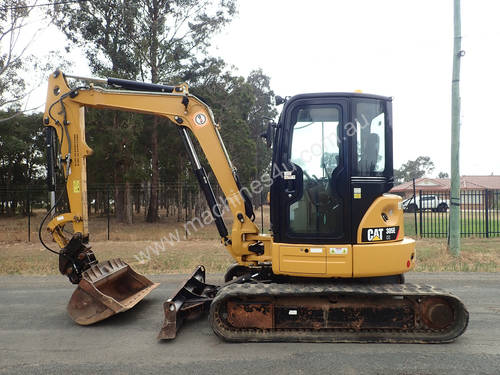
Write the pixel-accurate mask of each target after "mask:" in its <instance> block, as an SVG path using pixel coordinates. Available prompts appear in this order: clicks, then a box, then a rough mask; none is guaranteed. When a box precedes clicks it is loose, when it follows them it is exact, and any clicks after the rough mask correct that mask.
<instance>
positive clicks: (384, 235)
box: [361, 226, 399, 242]
mask: <svg viewBox="0 0 500 375" xmlns="http://www.w3.org/2000/svg"><path fill="white" fill-rule="evenodd" d="M398 237H399V227H398V226H395V227H385V228H363V231H362V232H361V241H362V242H377V241H395V240H397V239H398Z"/></svg>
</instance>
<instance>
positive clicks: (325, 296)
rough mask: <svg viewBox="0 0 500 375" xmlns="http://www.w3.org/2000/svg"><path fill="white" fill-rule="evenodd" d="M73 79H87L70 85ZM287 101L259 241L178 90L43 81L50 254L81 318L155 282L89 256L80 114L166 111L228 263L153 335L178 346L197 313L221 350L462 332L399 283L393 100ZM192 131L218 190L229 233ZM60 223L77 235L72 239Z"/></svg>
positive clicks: (195, 106)
mask: <svg viewBox="0 0 500 375" xmlns="http://www.w3.org/2000/svg"><path fill="white" fill-rule="evenodd" d="M68 78H73V79H75V82H84V84H83V85H81V86H77V87H73V88H71V87H70V86H69V85H68V82H67V79H68ZM282 101H283V102H284V107H283V110H282V113H281V115H280V118H279V121H278V123H277V124H274V123H270V124H269V126H268V129H267V132H266V134H265V137H266V138H267V140H268V142H269V143H272V145H273V160H272V180H271V178H270V179H268V180H267V181H266V182H269V184H270V183H271V182H272V185H271V188H270V207H271V223H272V234H262V233H260V232H259V229H258V227H257V226H256V225H255V224H254V222H253V219H254V217H255V215H254V214H253V207H252V204H251V201H250V197H249V194H248V191H247V190H246V189H244V188H243V189H242V187H241V186H240V183H239V181H238V177H237V174H236V168H235V167H234V166H233V165H232V163H231V161H230V159H229V155H228V153H227V151H226V148H225V147H224V144H223V142H222V138H221V135H220V133H219V129H220V128H219V125H218V124H217V123H216V122H215V120H214V117H213V114H212V111H211V110H210V108H209V107H208V106H207V105H206V104H205V103H203V102H202V101H201V100H200V99H199V98H197V97H195V96H194V95H192V94H190V93H189V90H188V86H187V85H186V84H181V85H179V86H166V85H158V84H149V83H144V82H136V81H128V80H121V79H114V78H108V79H93V78H83V77H77V76H70V75H64V74H63V73H62V72H60V71H56V72H55V73H54V74H53V75H51V77H50V79H49V85H48V95H47V104H46V109H45V115H44V122H45V125H46V126H47V127H48V128H47V146H48V150H49V152H48V155H49V157H48V159H49V163H48V167H49V169H48V180H49V190H50V191H51V201H52V208H51V210H50V211H49V213H48V216H47V217H50V218H51V220H50V221H49V222H48V225H47V229H48V231H49V233H50V234H51V235H52V236H53V238H54V240H55V241H56V242H57V244H58V245H59V247H60V248H61V249H60V250H57V251H56V250H52V249H49V250H51V251H54V252H55V253H56V254H58V256H59V269H60V271H61V273H62V274H64V275H67V276H68V277H69V279H70V281H71V282H72V283H74V284H78V287H77V289H76V290H75V292H74V294H73V296H72V297H71V299H70V301H69V305H68V311H69V314H70V315H71V317H72V318H73V319H74V320H75V321H76V322H77V323H79V324H83V325H85V324H92V323H95V322H97V321H100V320H103V319H105V318H107V317H109V316H111V315H113V314H116V313H118V312H121V311H125V310H127V309H130V308H131V307H133V306H134V305H135V304H136V303H138V302H139V301H140V300H141V299H142V298H144V297H145V296H146V295H147V294H148V293H150V292H151V291H152V290H153V289H154V288H155V287H156V286H157V285H158V284H155V283H153V282H151V281H150V280H148V279H147V278H145V277H144V276H141V275H139V274H137V273H135V272H134V271H133V270H132V269H131V268H130V266H129V265H127V264H126V263H125V262H123V261H122V260H120V259H114V260H109V261H106V262H102V263H98V261H97V260H96V258H95V256H94V253H93V252H92V250H91V249H90V246H89V233H88V227H87V223H88V217H87V197H86V164H85V160H86V157H87V156H89V155H91V149H90V148H89V147H88V146H87V144H86V142H85V120H84V108H85V107H93V108H108V109H115V110H124V111H133V112H140V113H146V114H152V115H156V116H161V117H164V118H168V119H169V120H170V121H171V122H172V123H173V124H174V126H177V127H178V130H179V134H180V136H181V138H182V139H183V141H184V144H185V146H186V150H187V153H188V155H189V158H190V162H191V165H192V166H193V169H194V173H195V174H196V177H197V179H198V182H199V184H200V188H201V190H202V191H203V193H204V194H205V196H206V199H207V202H208V206H209V208H210V211H211V214H212V217H213V221H214V222H215V225H216V227H217V230H218V231H219V234H220V238H221V243H222V245H223V246H225V247H226V249H227V251H229V253H230V254H231V255H232V256H233V258H234V259H235V261H236V263H235V264H234V265H233V266H231V267H230V268H229V269H228V271H227V273H226V275H225V283H224V284H223V285H220V286H216V285H209V284H206V283H205V269H204V267H203V266H199V267H198V268H197V269H196V270H195V271H194V272H193V274H192V275H191V277H189V278H188V279H187V280H186V281H185V282H184V283H183V284H182V285H181V286H180V288H179V290H178V291H177V292H176V293H175V294H174V295H172V296H171V298H169V299H168V300H167V301H166V302H165V303H164V306H163V307H164V314H165V319H164V323H163V326H162V328H161V331H160V333H159V338H160V339H172V338H174V337H175V336H176V332H177V330H178V329H179V327H180V326H181V324H182V321H183V320H185V319H193V318H195V317H197V316H199V315H200V314H201V313H203V312H205V311H209V320H210V323H211V325H212V328H213V330H214V332H215V333H216V334H217V335H218V336H220V337H222V338H223V339H225V340H229V341H321V342H398V343H427V342H428V343H441V342H449V341H452V340H454V339H455V338H456V337H458V336H459V335H461V334H462V333H463V332H464V331H465V329H466V327H467V323H468V312H467V310H466V309H465V307H464V305H463V304H462V302H461V301H460V300H459V299H458V298H457V297H455V296H453V295H452V294H450V293H448V292H446V291H443V290H438V289H436V288H434V287H432V286H422V285H413V284H404V278H403V274H404V273H405V272H407V271H409V270H411V269H412V267H413V266H414V264H415V259H416V258H415V242H414V240H412V239H410V238H408V237H405V234H404V225H403V211H402V207H401V198H400V197H398V196H395V195H390V194H386V193H387V192H388V191H389V189H390V188H391V187H392V185H393V161H392V149H393V145H392V115H391V98H388V97H382V96H376V95H367V94H361V93H322V94H304V95H297V96H294V97H291V98H287V99H286V100H282ZM191 136H194V137H195V138H196V139H197V140H198V142H199V145H200V147H201V149H202V150H203V152H204V154H205V156H206V159H207V161H208V163H209V164H210V167H211V169H212V170H213V173H214V175H215V177H216V179H217V181H218V183H219V185H220V187H221V189H222V191H223V193H224V196H225V199H226V201H227V205H228V206H229V209H230V211H231V213H232V216H233V219H234V220H233V223H232V227H231V231H230V232H229V231H228V229H227V227H226V224H225V222H224V219H223V217H222V215H221V208H220V206H219V205H218V202H217V200H216V198H215V196H214V193H213V190H212V188H211V186H210V183H209V179H208V177H207V174H206V172H205V169H204V168H203V166H202V165H201V163H200V161H199V158H198V156H197V153H196V148H195V147H194V145H193V142H192V140H191ZM271 141H272V142H271ZM54 164H59V165H61V166H62V172H63V174H64V178H65V186H66V189H65V192H66V194H67V196H68V201H69V212H67V213H63V214H53V215H52V216H51V213H52V212H53V211H54V207H55V206H56V204H57V201H56V199H55V188H54V183H53V182H54V181H53V176H54ZM260 183H265V181H261V182H260ZM252 186H254V187H255V186H256V185H255V184H253V185H252ZM63 194H64V191H63V192H62V193H61V194H60V196H62V195H63ZM59 199H60V198H59ZM65 225H72V227H73V231H72V235H71V238H68V237H67V236H66V235H65V231H63V229H64V226H65ZM40 239H42V237H41V236H40ZM42 243H43V241H42ZM45 246H46V244H45ZM47 247H48V246H47Z"/></svg>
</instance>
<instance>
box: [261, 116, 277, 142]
mask: <svg viewBox="0 0 500 375" xmlns="http://www.w3.org/2000/svg"><path fill="white" fill-rule="evenodd" d="M275 127H276V124H275V123H274V121H269V122H268V123H267V129H266V131H265V132H263V133H262V134H261V135H260V136H261V137H262V138H264V139H265V140H266V146H267V148H271V145H272V144H273V140H274V128H275Z"/></svg>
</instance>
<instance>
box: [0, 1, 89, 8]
mask: <svg viewBox="0 0 500 375" xmlns="http://www.w3.org/2000/svg"><path fill="white" fill-rule="evenodd" d="M85 1H89V0H67V1H58V2H53V3H45V4H35V5H19V6H15V7H5V8H0V9H2V10H18V9H28V8H29V9H32V8H39V7H47V6H51V5H62V4H76V3H83V2H85Z"/></svg>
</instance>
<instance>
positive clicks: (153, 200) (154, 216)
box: [146, 117, 159, 223]
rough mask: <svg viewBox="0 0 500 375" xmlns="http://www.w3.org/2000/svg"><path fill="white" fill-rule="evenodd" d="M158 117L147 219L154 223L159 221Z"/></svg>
mask: <svg viewBox="0 0 500 375" xmlns="http://www.w3.org/2000/svg"><path fill="white" fill-rule="evenodd" d="M158 183H159V170H158V117H154V118H153V129H152V132H151V197H150V199H149V209H148V216H147V217H146V221H147V222H148V223H154V222H156V221H158Z"/></svg>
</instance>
